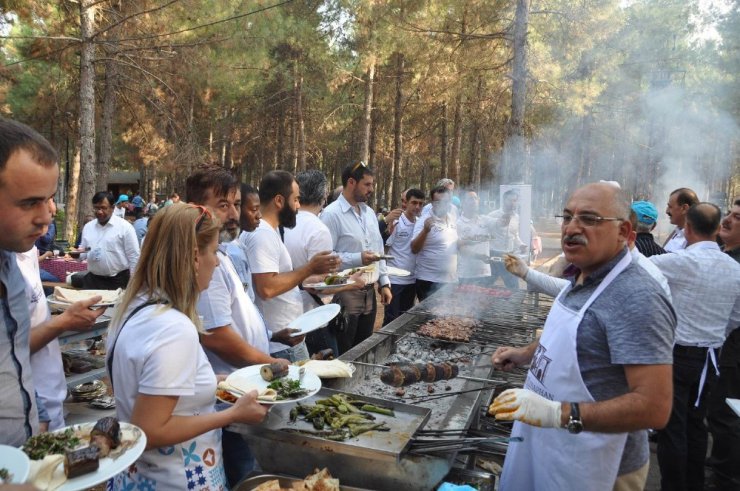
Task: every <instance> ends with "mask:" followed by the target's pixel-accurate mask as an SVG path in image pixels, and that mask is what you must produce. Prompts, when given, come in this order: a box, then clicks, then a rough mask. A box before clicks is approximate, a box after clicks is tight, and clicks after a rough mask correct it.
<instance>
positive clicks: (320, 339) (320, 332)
mask: <svg viewBox="0 0 740 491" xmlns="http://www.w3.org/2000/svg"><path fill="white" fill-rule="evenodd" d="M338 315H342V313H341V312H340V313H339V314H338ZM306 347H307V348H308V354H309V356H311V355H314V354H316V353H318V352H319V351H321V350H325V349H327V348H331V350H332V352H333V353H334V356H339V346H338V345H337V337H336V335H335V334H334V332H332V330H331V327H330V326H326V327H322V328H321V329H316V330H315V331H312V332H309V333H308V334H306Z"/></svg>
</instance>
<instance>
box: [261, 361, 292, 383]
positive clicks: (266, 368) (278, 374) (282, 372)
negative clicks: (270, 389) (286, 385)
mask: <svg viewBox="0 0 740 491" xmlns="http://www.w3.org/2000/svg"><path fill="white" fill-rule="evenodd" d="M286 375H288V365H285V364H283V363H278V362H275V363H270V364H268V365H262V367H261V368H260V376H262V380H264V381H265V382H272V381H273V380H275V379H278V378H282V377H285V376H286Z"/></svg>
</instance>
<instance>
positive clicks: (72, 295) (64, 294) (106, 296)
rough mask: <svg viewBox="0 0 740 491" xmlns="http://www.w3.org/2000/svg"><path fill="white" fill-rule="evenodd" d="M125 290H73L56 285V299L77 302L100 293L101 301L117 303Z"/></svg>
mask: <svg viewBox="0 0 740 491" xmlns="http://www.w3.org/2000/svg"><path fill="white" fill-rule="evenodd" d="M122 293H123V290H121V289H120V288H119V289H118V290H72V289H70V288H62V287H61V286H56V287H54V300H57V301H59V302H67V303H75V302H79V301H82V300H89V299H90V298H92V297H94V296H96V295H100V296H101V297H103V299H102V300H101V301H100V303H116V302H117V301H118V299H119V298H120V297H121V294H122Z"/></svg>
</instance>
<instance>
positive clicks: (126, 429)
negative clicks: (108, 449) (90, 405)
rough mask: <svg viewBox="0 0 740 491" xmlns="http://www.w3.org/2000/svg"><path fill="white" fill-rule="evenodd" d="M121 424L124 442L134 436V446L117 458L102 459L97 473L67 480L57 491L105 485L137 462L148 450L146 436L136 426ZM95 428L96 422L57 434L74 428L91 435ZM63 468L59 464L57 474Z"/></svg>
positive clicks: (73, 426)
mask: <svg viewBox="0 0 740 491" xmlns="http://www.w3.org/2000/svg"><path fill="white" fill-rule="evenodd" d="M120 424H121V439H122V440H125V439H127V438H128V439H131V438H133V437H134V436H136V437H137V438H136V443H135V444H134V446H133V447H131V448H129V449H127V450H126V451H124V452H123V453H122V454H121V455H118V456H117V457H116V458H111V457H104V458H102V459H100V466H99V467H98V470H97V471H95V472H91V473H89V474H83V475H81V476H79V477H75V478H72V479H67V480H66V481H65V482H64V484H62V485H61V486H60V487H58V488H57V489H56V491H82V490H84V489H88V488H90V487H92V486H96V485H98V484H100V483H104V482H105V481H107V480H108V479H110V478H111V477H113V476H115V475H116V474H118V473H120V472H123V471H125V470H126V469H128V467H129V466H130V465H131V464H133V463H134V462H136V460H137V459H138V458H139V457H140V456H141V454H142V453H144V449H145V448H146V435H145V434H144V432H143V431H142V430H141V428H139V427H138V426H136V425H132V424H131V423H125V422H123V421H121V423H120ZM93 426H95V423H94V422H91V423H83V424H80V425H72V426H68V427H66V428H62V429H60V430H57V431H55V433H57V432H59V431H64V430H66V429H67V428H73V429H75V430H76V431H82V432H84V433H86V434H89V433H90V430H92V429H93ZM63 467H64V463H63V462H62V463H60V464H59V467H58V468H57V472H59V471H60V470H61V469H62V468H63ZM61 472H62V473H64V470H61Z"/></svg>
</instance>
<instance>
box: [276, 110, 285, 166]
mask: <svg viewBox="0 0 740 491" xmlns="http://www.w3.org/2000/svg"><path fill="white" fill-rule="evenodd" d="M275 156H276V158H275V167H274V168H275V169H282V168H283V165H284V164H285V108H284V107H283V104H282V103H281V104H280V106H279V107H278V115H277V147H276V149H275Z"/></svg>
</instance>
